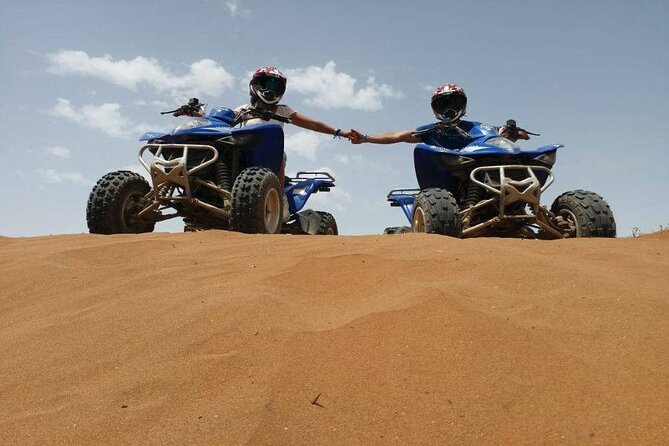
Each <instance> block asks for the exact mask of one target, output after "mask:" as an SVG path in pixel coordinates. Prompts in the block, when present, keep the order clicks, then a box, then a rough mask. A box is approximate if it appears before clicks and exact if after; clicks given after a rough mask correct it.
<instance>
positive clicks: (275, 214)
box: [230, 167, 283, 234]
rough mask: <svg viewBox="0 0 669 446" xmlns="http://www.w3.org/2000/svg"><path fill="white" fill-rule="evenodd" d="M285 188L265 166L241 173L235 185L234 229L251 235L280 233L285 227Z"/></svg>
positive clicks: (231, 216)
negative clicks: (283, 213)
mask: <svg viewBox="0 0 669 446" xmlns="http://www.w3.org/2000/svg"><path fill="white" fill-rule="evenodd" d="M281 194H283V191H281V185H280V184H279V179H278V178H277V176H276V175H275V174H274V173H273V172H272V171H271V170H269V169H266V168H264V167H249V168H248V169H244V170H242V171H241V172H240V174H239V175H238V176H237V179H236V180H235V183H234V185H233V186H232V206H231V209H230V229H231V230H233V231H238V232H245V233H248V234H257V233H261V234H278V233H280V232H281V226H282V219H281V217H282V212H281V210H282V207H281V206H282V200H281Z"/></svg>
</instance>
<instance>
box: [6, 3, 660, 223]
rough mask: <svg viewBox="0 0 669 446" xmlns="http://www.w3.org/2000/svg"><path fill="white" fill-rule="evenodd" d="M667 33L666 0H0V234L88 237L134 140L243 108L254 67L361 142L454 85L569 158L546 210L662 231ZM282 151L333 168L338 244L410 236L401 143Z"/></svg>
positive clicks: (325, 141) (422, 111)
mask: <svg viewBox="0 0 669 446" xmlns="http://www.w3.org/2000/svg"><path fill="white" fill-rule="evenodd" d="M668 20H669V2H666V1H637V2H629V1H617V0H613V1H589V2H582V1H563V2H554V1H543V0H537V1H531V2H530V1H505V2H497V1H473V0H470V1H467V2H449V1H443V0H442V1H420V0H416V1H411V2H406V1H404V2H400V1H368V2H360V1H348V0H342V1H338V2H316V1H302V0H296V1H284V2H277V1H261V0H248V1H244V0H238V1H234V0H191V1H184V0H181V1H172V0H163V1H160V2H158V1H143V2H137V1H133V2H129V1H124V0H117V1H114V2H100V1H90V0H89V1H85V2H84V1H78V0H71V1H33V2H23V3H19V2H16V1H7V0H0V98H2V101H1V102H0V112H2V119H0V131H1V133H2V135H3V139H4V141H3V144H1V145H0V154H1V155H2V160H3V161H4V167H5V168H4V171H3V175H2V176H0V205H1V207H2V217H1V218H0V235H6V236H27V235H42V234H59V233H79V232H86V222H85V205H86V200H87V197H88V194H89V192H90V188H91V186H92V184H93V183H94V182H95V181H96V180H97V179H98V178H99V177H100V176H102V175H103V174H105V173H106V172H109V171H113V170H117V169H121V168H133V169H137V170H138V171H139V169H140V167H139V163H138V162H137V157H136V154H137V150H138V149H139V147H140V144H139V143H138V142H137V141H136V139H137V137H138V136H139V134H140V133H142V132H143V131H144V130H145V129H149V128H154V129H169V128H170V127H174V126H175V125H176V124H175V121H174V118H171V117H169V118H167V117H161V116H160V115H159V114H158V112H159V111H161V110H166V109H169V108H170V107H171V106H173V105H175V104H177V103H181V102H184V101H185V100H187V99H188V97H190V96H191V95H194V94H196V95H198V96H199V97H200V98H201V99H202V100H203V101H204V102H207V103H208V104H210V106H213V105H224V106H230V107H234V106H237V105H239V104H241V103H244V102H246V100H247V97H248V93H247V85H248V76H249V72H251V71H252V70H253V69H255V68H256V67H259V66H265V65H276V66H278V67H279V68H280V69H281V70H283V71H284V72H285V73H287V74H288V75H289V79H288V91H287V93H286V95H285V97H284V102H285V103H287V104H288V105H290V106H292V107H293V108H295V109H296V110H297V111H299V112H301V113H304V114H306V115H309V116H312V117H315V118H317V119H320V120H323V121H325V122H327V123H330V124H331V125H333V126H335V127H341V128H350V127H355V128H357V129H359V130H362V131H363V132H367V133H376V132H380V131H388V130H402V129H406V128H414V127H417V126H419V125H421V124H425V123H428V122H431V121H433V119H434V118H433V116H432V113H431V111H430V107H429V97H430V93H431V91H432V90H433V89H434V88H435V87H436V86H438V85H439V84H442V83H445V82H452V83H457V84H459V85H461V86H463V87H464V88H465V90H466V91H467V94H468V97H469V106H468V116H469V118H470V119H475V120H480V121H484V122H486V123H490V124H502V123H504V122H505V121H506V119H508V118H514V119H516V120H517V121H518V123H519V125H521V126H522V127H524V128H527V129H529V130H532V131H535V132H537V133H541V135H542V136H541V137H538V138H536V139H534V140H532V141H529V142H525V143H523V146H525V147H528V148H529V147H534V146H539V145H545V144H551V143H562V144H565V146H566V148H565V149H562V151H561V152H559V153H558V160H557V163H556V165H555V168H554V171H555V174H556V177H557V180H556V182H555V184H554V185H553V186H551V188H550V189H548V190H547V191H546V193H545V195H544V202H545V203H546V204H550V203H551V202H552V200H553V198H554V197H555V196H557V195H558V194H559V193H561V192H563V191H566V190H571V189H577V188H584V189H589V190H593V191H596V192H598V193H600V194H601V195H603V196H604V197H605V198H606V199H607V200H608V202H609V204H610V205H611V207H612V209H613V211H614V214H615V216H616V220H617V222H618V234H619V235H621V236H626V235H630V233H631V231H632V228H633V227H638V228H640V229H641V230H642V231H644V232H649V231H652V230H655V229H657V228H658V227H659V225H667V224H669V200H668V199H667V196H666V195H667V192H668V191H669V174H668V173H667V166H669V150H668V149H667V148H666V147H665V146H666V143H665V136H664V134H663V133H662V131H663V130H664V129H665V128H666V125H667V122H669V113H668V111H667V110H668V107H667V104H668V103H669V93H668V88H667V87H668V84H669V81H668V79H669V72H668V71H669V70H668V68H669V27H667V26H666V22H667V21H668ZM286 144H287V151H288V155H289V161H288V168H287V170H288V173H291V172H295V171H297V170H305V169H316V168H327V169H329V170H331V171H333V172H334V173H335V175H336V177H337V184H338V187H337V188H335V189H333V192H332V193H330V194H319V195H317V196H316V197H314V198H316V200H314V202H313V203H311V205H312V207H315V208H319V209H326V210H330V211H331V212H332V213H333V214H335V216H336V217H337V220H338V223H339V227H340V232H341V233H343V234H377V233H380V232H381V231H383V228H384V227H385V226H393V225H400V224H405V220H404V216H403V215H402V213H401V211H399V210H398V209H396V208H390V207H389V206H388V204H387V202H386V201H385V195H386V193H387V192H388V190H390V189H392V188H398V187H414V186H415V184H416V181H415V177H414V171H413V156H412V149H413V148H412V146H411V145H409V144H396V145H393V146H379V145H361V146H353V145H351V144H348V143H347V142H345V141H334V140H332V139H331V138H329V137H326V136H319V135H316V134H313V133H311V134H310V133H308V132H303V131H302V130H301V129H300V130H298V129H296V128H294V127H292V128H290V127H287V128H286ZM181 229H182V226H181V224H180V223H176V222H167V223H163V224H161V225H159V226H158V230H163V231H180V230H181Z"/></svg>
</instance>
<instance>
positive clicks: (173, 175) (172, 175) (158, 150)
mask: <svg viewBox="0 0 669 446" xmlns="http://www.w3.org/2000/svg"><path fill="white" fill-rule="evenodd" d="M166 149H167V150H169V149H176V150H181V156H177V157H170V159H165V158H164V157H163V151H164V150H166ZM147 150H149V151H150V152H151V154H152V155H153V160H152V161H151V163H150V164H149V163H148V162H147V161H146V160H145V159H144V155H145V153H146V151H147ZM193 152H200V153H202V152H208V153H205V154H204V157H203V158H202V160H201V162H200V163H199V164H196V165H195V166H192V167H190V168H189V167H188V164H189V163H188V160H189V154H191V153H193ZM216 161H218V150H216V149H215V148H214V147H213V146H210V145H204V144H146V145H144V146H143V147H142V148H141V149H140V150H139V162H140V163H141V164H142V165H143V166H144V168H145V169H146V170H147V171H148V172H149V174H150V175H151V181H152V183H153V185H152V187H153V190H152V199H153V202H152V203H151V204H150V205H149V206H148V207H146V208H145V209H143V210H142V211H141V212H140V213H139V216H140V217H142V216H148V215H149V214H155V213H156V212H157V211H158V210H159V208H160V207H161V206H170V205H171V204H174V203H185V204H188V205H191V206H196V207H200V208H203V209H206V210H207V211H209V212H212V213H213V214H215V215H217V216H219V217H221V218H228V217H229V211H228V210H227V209H221V208H218V207H216V206H212V205H211V204H208V203H205V202H203V201H202V200H198V199H197V198H195V197H193V194H192V190H191V185H192V184H193V183H196V184H198V185H201V186H203V187H207V188H209V189H211V190H213V191H215V192H216V193H218V194H219V195H221V198H222V199H223V201H224V202H230V200H231V194H230V192H229V191H225V190H222V189H221V188H219V187H217V186H216V185H215V184H214V183H212V182H211V181H204V180H202V179H200V178H197V177H196V176H194V174H195V173H197V172H199V171H201V170H202V169H204V168H206V167H209V166H211V165H212V164H214V163H215V162H216ZM175 192H176V193H177V194H175ZM173 216H176V214H173V215H170V216H165V218H164V219H166V218H171V217H173Z"/></svg>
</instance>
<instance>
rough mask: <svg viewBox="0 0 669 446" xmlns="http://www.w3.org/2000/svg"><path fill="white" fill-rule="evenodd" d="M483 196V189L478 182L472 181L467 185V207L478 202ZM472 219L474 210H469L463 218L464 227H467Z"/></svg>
mask: <svg viewBox="0 0 669 446" xmlns="http://www.w3.org/2000/svg"><path fill="white" fill-rule="evenodd" d="M481 198H483V189H482V188H481V186H479V185H478V184H476V183H473V182H472V183H470V184H469V185H468V187H467V194H466V195H465V209H469V208H470V207H472V206H474V205H475V204H477V203H478V202H479V201H481ZM471 221H472V212H468V213H466V214H465V216H464V217H463V218H462V227H463V229H467V228H468V227H469V225H470V223H471Z"/></svg>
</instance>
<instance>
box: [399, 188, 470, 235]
mask: <svg viewBox="0 0 669 446" xmlns="http://www.w3.org/2000/svg"><path fill="white" fill-rule="evenodd" d="M411 230H412V231H413V232H425V233H428V234H441V235H449V236H451V237H460V236H461V234H462V222H461V221H460V218H459V217H458V203H457V201H456V200H455V197H454V196H453V194H451V193H450V192H449V191H447V190H446V189H437V188H434V189H425V190H423V191H421V192H420V193H419V194H418V195H417V196H416V201H414V204H413V214H412V217H411Z"/></svg>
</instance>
